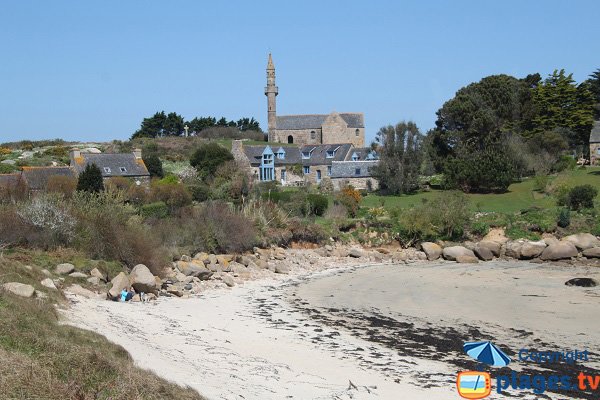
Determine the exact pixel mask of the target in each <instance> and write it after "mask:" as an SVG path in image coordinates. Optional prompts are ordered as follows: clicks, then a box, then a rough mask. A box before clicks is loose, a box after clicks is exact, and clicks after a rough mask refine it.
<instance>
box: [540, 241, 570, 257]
mask: <svg viewBox="0 0 600 400" xmlns="http://www.w3.org/2000/svg"><path fill="white" fill-rule="evenodd" d="M571 257H577V248H576V247H575V245H574V244H573V243H571V242H570V241H560V242H558V243H554V244H551V245H550V246H548V247H546V249H544V251H543V252H542V255H541V256H540V258H541V259H542V260H544V261H556V260H564V259H566V258H571Z"/></svg>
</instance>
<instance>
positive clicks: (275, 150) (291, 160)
mask: <svg viewBox="0 0 600 400" xmlns="http://www.w3.org/2000/svg"><path fill="white" fill-rule="evenodd" d="M271 146H272V144H271V145H268V144H266V145H257V146H245V145H244V144H243V141H242V140H234V141H233V144H232V148H231V152H232V154H233V156H234V158H235V160H236V161H237V162H238V164H239V165H240V166H242V167H243V168H245V169H246V170H247V171H248V173H249V175H251V176H252V177H253V178H254V179H255V180H258V181H261V182H264V181H278V182H280V183H281V184H282V185H284V186H290V185H301V184H306V183H312V184H320V183H321V182H323V181H326V180H329V179H332V176H333V171H334V165H335V164H339V163H342V165H345V164H346V163H356V162H358V163H369V164H364V165H367V166H368V167H367V168H364V169H363V170H361V173H360V176H354V175H348V174H345V173H344V174H342V173H341V172H340V173H338V175H340V177H339V178H340V179H341V178H342V177H343V178H352V179H354V180H356V183H360V185H361V188H367V187H368V185H367V180H369V179H370V180H373V181H374V179H373V178H372V177H371V176H370V175H369V173H370V172H369V171H370V166H371V165H373V164H374V163H377V155H376V154H375V153H374V152H372V151H371V150H370V149H368V148H356V147H354V146H353V145H352V144H351V143H341V144H323V145H305V146H302V147H299V146H291V145H288V146H273V147H271ZM339 168H341V167H338V169H339ZM340 171H342V169H340ZM353 171H355V170H353ZM347 175H348V176H347ZM332 183H333V179H332ZM337 183H338V187H340V186H339V185H341V184H342V181H341V180H338V181H337ZM372 187H373V188H376V187H377V183H376V182H372Z"/></svg>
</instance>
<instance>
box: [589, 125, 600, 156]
mask: <svg viewBox="0 0 600 400" xmlns="http://www.w3.org/2000/svg"><path fill="white" fill-rule="evenodd" d="M599 164H600V121H594V127H593V128H592V131H591V132H590V165H599Z"/></svg>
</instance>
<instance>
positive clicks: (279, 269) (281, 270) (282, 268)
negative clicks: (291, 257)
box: [275, 264, 290, 274]
mask: <svg viewBox="0 0 600 400" xmlns="http://www.w3.org/2000/svg"><path fill="white" fill-rule="evenodd" d="M275 273H276V274H289V273H290V267H288V266H287V265H285V264H277V265H275Z"/></svg>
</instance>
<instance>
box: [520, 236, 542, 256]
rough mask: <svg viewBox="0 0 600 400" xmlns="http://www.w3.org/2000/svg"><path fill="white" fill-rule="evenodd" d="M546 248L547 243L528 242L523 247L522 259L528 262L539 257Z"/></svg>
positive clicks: (540, 241)
mask: <svg viewBox="0 0 600 400" xmlns="http://www.w3.org/2000/svg"><path fill="white" fill-rule="evenodd" d="M545 248H546V242H544V241H543V240H539V241H537V242H530V241H526V242H524V243H523V245H522V246H521V257H520V258H521V259H523V260H528V259H532V258H536V257H539V256H540V254H542V252H543V251H544V249H545Z"/></svg>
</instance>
